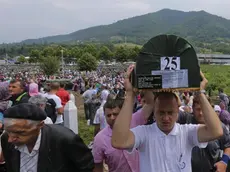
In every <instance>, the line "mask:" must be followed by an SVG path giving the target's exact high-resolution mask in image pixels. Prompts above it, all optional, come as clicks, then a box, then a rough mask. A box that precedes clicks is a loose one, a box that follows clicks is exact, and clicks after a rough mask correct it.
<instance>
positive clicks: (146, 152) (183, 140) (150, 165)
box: [129, 123, 207, 172]
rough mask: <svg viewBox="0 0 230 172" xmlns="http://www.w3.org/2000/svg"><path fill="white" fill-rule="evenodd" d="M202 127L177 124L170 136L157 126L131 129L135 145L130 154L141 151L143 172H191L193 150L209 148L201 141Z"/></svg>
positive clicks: (141, 168)
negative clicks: (199, 134) (199, 137)
mask: <svg viewBox="0 0 230 172" xmlns="http://www.w3.org/2000/svg"><path fill="white" fill-rule="evenodd" d="M198 127H199V125H192V124H189V125H187V124H185V125H180V124H177V123H176V124H175V125H174V128H173V130H172V131H171V132H170V133H169V134H168V135H166V134H165V133H163V132H162V131H161V130H160V129H159V128H158V126H157V124H156V123H153V124H151V125H144V126H138V127H136V128H133V129H131V131H132V132H133V134H134V136H135V144H134V147H133V149H132V150H129V151H130V152H132V151H133V150H134V151H135V150H136V149H138V150H139V156H140V172H146V171H151V172H159V171H161V172H191V152H192V148H193V147H195V146H199V147H202V148H204V147H206V146H207V143H199V141H198V136H197V133H198V132H197V131H198Z"/></svg>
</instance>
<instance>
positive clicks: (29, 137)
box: [5, 119, 43, 146]
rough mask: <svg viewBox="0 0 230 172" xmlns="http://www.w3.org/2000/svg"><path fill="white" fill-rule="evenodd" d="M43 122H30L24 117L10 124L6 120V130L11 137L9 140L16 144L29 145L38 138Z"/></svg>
mask: <svg viewBox="0 0 230 172" xmlns="http://www.w3.org/2000/svg"><path fill="white" fill-rule="evenodd" d="M42 126H43V122H38V123H37V124H30V123H29V122H28V121H27V120H24V119H15V120H14V121H13V122H11V124H10V125H8V123H7V122H6V125H5V131H6V132H7V134H8V136H9V138H8V142H9V143H12V144H14V145H15V146H21V145H28V144H30V143H32V142H34V141H35V140H36V139H37V136H38V134H39V131H40V129H41V128H42Z"/></svg>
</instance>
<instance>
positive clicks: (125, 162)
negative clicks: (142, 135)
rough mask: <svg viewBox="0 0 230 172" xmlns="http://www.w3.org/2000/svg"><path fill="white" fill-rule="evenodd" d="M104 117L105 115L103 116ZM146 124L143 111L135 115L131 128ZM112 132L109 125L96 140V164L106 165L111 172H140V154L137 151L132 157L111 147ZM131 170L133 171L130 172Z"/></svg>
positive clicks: (94, 149)
mask: <svg viewBox="0 0 230 172" xmlns="http://www.w3.org/2000/svg"><path fill="white" fill-rule="evenodd" d="M103 116H104V115H103ZM145 123H146V120H145V119H144V116H143V113H142V110H139V111H138V112H136V113H134V114H133V116H132V121H131V126H130V127H131V128H132V127H136V126H138V125H143V124H145ZM111 137H112V130H111V128H110V127H109V126H108V125H107V126H106V127H105V128H104V129H103V130H101V131H100V132H99V133H98V134H97V135H96V137H95V138H94V144H93V156H94V162H95V163H102V162H103V160H105V163H106V164H107V165H108V167H109V171H110V172H120V171H125V172H131V171H132V172H139V153H138V151H137V150H135V151H134V152H133V153H132V154H131V155H130V154H129V153H128V152H127V151H125V150H119V149H115V148H113V147H112V145H111ZM130 170H131V171H130Z"/></svg>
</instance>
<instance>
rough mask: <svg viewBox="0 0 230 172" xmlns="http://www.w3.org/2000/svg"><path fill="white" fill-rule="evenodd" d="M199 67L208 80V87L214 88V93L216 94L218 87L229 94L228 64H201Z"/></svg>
mask: <svg viewBox="0 0 230 172" xmlns="http://www.w3.org/2000/svg"><path fill="white" fill-rule="evenodd" d="M201 69H202V71H203V73H204V74H205V76H206V78H207V79H208V81H209V83H208V87H212V88H214V90H213V93H214V94H217V90H218V88H223V89H224V91H225V93H227V94H228V95H229V96H230V66H228V65H201Z"/></svg>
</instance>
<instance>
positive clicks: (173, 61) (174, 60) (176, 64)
mask: <svg viewBox="0 0 230 172" xmlns="http://www.w3.org/2000/svg"><path fill="white" fill-rule="evenodd" d="M161 70H180V57H161Z"/></svg>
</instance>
